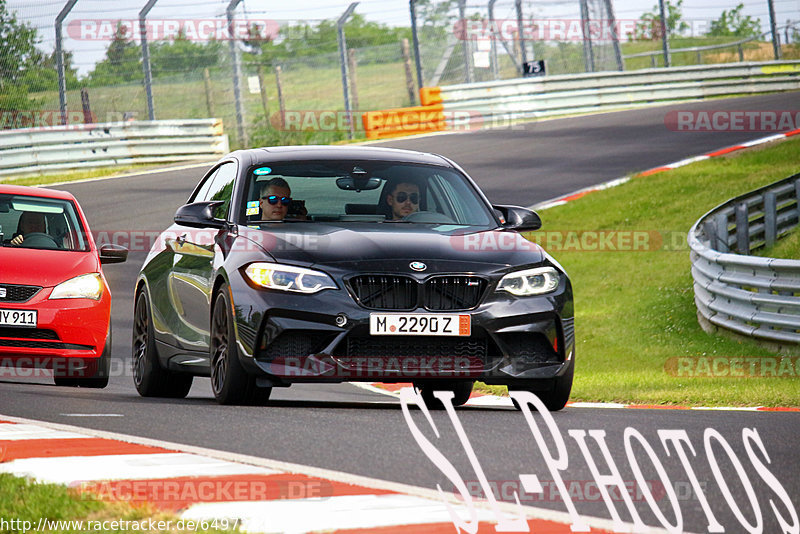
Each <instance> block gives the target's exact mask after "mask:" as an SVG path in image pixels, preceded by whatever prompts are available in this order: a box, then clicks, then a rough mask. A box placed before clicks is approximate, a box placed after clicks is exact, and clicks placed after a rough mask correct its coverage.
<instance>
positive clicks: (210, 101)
mask: <svg viewBox="0 0 800 534" xmlns="http://www.w3.org/2000/svg"><path fill="white" fill-rule="evenodd" d="M203 85H205V88H206V107H208V116H209V117H213V116H214V95H212V94H211V76H210V75H209V73H208V67H206V68H204V69H203Z"/></svg>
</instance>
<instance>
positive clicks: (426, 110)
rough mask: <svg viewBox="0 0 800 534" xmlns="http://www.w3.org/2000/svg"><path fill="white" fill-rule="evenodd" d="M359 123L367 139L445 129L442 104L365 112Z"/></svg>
mask: <svg viewBox="0 0 800 534" xmlns="http://www.w3.org/2000/svg"><path fill="white" fill-rule="evenodd" d="M361 121H362V123H363V124H364V131H365V132H366V134H367V139H384V138H386V137H397V136H401V135H412V134H418V133H426V132H437V131H441V130H444V129H445V128H446V124H445V120H444V106H443V105H442V104H436V105H433V106H415V107H408V108H396V109H384V110H379V111H367V112H366V113H364V114H363V115H362V116H361Z"/></svg>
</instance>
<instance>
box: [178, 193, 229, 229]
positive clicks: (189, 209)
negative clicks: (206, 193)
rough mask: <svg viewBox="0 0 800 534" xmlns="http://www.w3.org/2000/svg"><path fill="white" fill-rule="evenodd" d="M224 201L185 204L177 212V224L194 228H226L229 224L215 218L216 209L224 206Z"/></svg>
mask: <svg viewBox="0 0 800 534" xmlns="http://www.w3.org/2000/svg"><path fill="white" fill-rule="evenodd" d="M224 203H225V201H224V200H215V201H212V202H193V203H192V204H184V205H183V206H181V207H180V208H178V211H176V212H175V218H174V220H175V222H176V223H178V224H180V225H181V226H190V227H192V228H225V227H226V226H228V223H227V222H225V221H223V220H222V219H216V218H214V208H216V207H217V206H220V205H222V204H224Z"/></svg>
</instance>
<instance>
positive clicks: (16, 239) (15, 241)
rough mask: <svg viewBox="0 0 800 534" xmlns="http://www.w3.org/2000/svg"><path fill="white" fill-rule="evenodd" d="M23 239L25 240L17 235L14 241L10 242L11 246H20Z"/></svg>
mask: <svg viewBox="0 0 800 534" xmlns="http://www.w3.org/2000/svg"><path fill="white" fill-rule="evenodd" d="M24 239H25V238H24V237H22V235H18V236H17V237H15V238H14V239H12V240H11V244H12V245H20V244H22V241H23V240H24Z"/></svg>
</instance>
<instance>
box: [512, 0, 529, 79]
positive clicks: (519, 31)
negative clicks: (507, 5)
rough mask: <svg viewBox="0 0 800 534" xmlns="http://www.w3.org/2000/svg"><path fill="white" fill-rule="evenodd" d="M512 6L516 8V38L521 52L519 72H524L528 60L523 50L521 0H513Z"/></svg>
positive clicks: (526, 53)
mask: <svg viewBox="0 0 800 534" xmlns="http://www.w3.org/2000/svg"><path fill="white" fill-rule="evenodd" d="M514 7H515V9H516V10H517V38H518V39H519V49H520V52H521V56H520V57H521V61H520V66H519V67H520V68H519V73H520V75H523V74H525V63H526V62H527V61H528V52H527V51H526V50H525V31H524V29H523V21H522V0H514Z"/></svg>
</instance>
